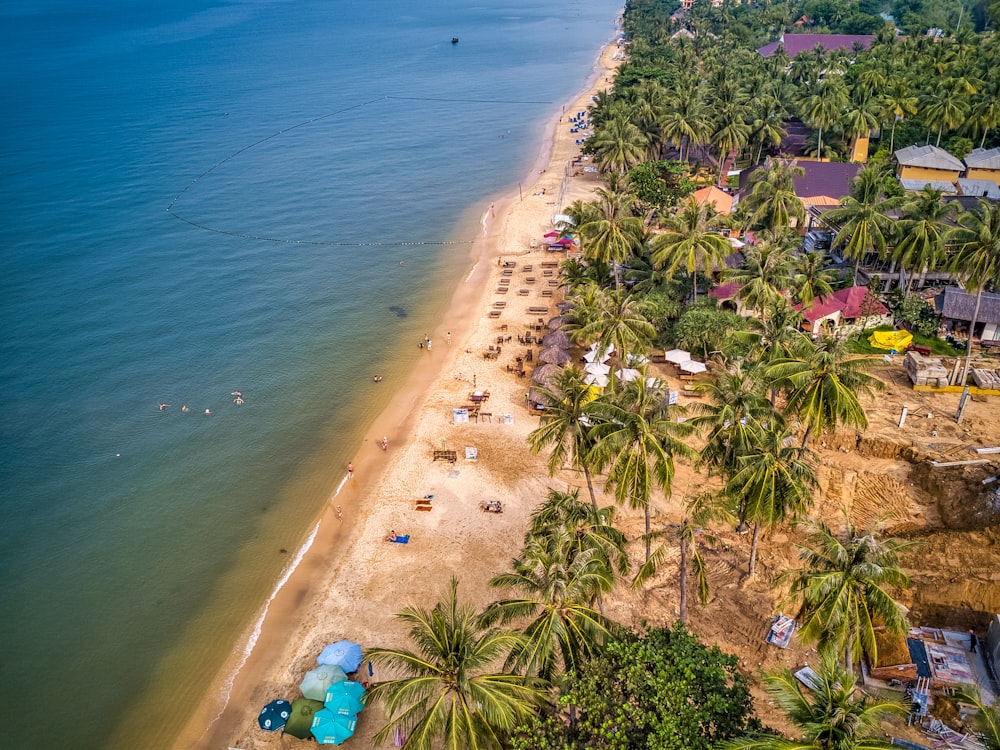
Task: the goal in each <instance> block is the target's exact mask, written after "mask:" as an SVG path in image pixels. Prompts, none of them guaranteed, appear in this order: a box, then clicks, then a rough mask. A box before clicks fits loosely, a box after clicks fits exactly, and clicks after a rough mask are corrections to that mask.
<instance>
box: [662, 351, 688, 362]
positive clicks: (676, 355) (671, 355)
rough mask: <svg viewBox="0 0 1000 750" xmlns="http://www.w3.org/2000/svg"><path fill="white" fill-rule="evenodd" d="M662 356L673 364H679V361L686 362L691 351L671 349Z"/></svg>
mask: <svg viewBox="0 0 1000 750" xmlns="http://www.w3.org/2000/svg"><path fill="white" fill-rule="evenodd" d="M663 358H664V359H665V360H667V362H673V363H674V364H675V365H679V364H680V363H681V362H688V361H690V359H691V352H686V351H684V350H683V349H671V350H670V351H669V352H666V353H665V354H664V355H663Z"/></svg>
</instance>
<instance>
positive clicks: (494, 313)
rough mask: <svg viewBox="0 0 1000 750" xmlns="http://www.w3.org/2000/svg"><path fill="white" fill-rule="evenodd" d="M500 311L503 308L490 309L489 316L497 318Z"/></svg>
mask: <svg viewBox="0 0 1000 750" xmlns="http://www.w3.org/2000/svg"><path fill="white" fill-rule="evenodd" d="M502 312H503V310H490V317H491V318H499V317H500V313H502Z"/></svg>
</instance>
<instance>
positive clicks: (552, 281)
mask: <svg viewBox="0 0 1000 750" xmlns="http://www.w3.org/2000/svg"><path fill="white" fill-rule="evenodd" d="M549 286H559V281H558V280H557V279H549Z"/></svg>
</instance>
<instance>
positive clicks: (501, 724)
mask: <svg viewBox="0 0 1000 750" xmlns="http://www.w3.org/2000/svg"><path fill="white" fill-rule="evenodd" d="M397 617H398V618H399V619H400V620H401V621H402V622H404V623H405V624H406V625H408V626H409V629H410V631H409V633H410V640H411V641H412V643H413V645H414V647H415V650H412V651H411V650H407V649H393V648H375V649H372V650H371V651H369V652H368V653H367V654H366V657H367V658H368V659H370V660H371V661H372V662H373V663H374V664H376V665H378V666H380V667H385V668H386V669H387V670H388V671H391V672H398V673H403V674H405V675H406V676H405V677H401V678H399V679H395V680H387V681H385V682H379V683H376V684H375V685H374V686H372V687H371V688H370V689H369V691H368V692H367V694H366V695H365V702H366V703H374V702H378V703H382V704H383V706H384V710H385V713H386V715H387V716H388V717H389V720H388V722H387V723H386V725H385V726H384V727H383V728H382V729H381V730H379V732H378V733H377V734H376V735H375V740H376V742H380V743H381V742H385V741H386V740H388V739H389V738H391V737H392V736H393V735H394V734H395V733H396V732H397V731H398V732H399V733H401V734H403V735H405V736H406V742H405V743H404V744H403V747H404V748H406V750H430V749H431V748H448V750H461V749H463V748H476V749H479V750H492V749H494V748H496V749H499V748H502V747H503V738H504V737H505V735H506V734H507V733H508V732H510V731H511V730H513V729H514V728H515V727H516V726H517V725H518V723H520V722H522V721H524V720H525V719H527V718H528V717H529V716H530V715H531V714H532V713H533V711H534V709H535V708H536V707H537V706H539V705H541V704H542V703H543V702H544V692H543V691H542V690H540V689H539V687H538V686H537V685H535V684H533V683H532V682H530V681H526V680H525V679H524V677H523V676H521V675H517V674H509V673H499V672H493V671H491V670H492V668H493V665H494V664H495V662H496V661H497V660H498V659H499V658H502V657H503V656H504V654H506V653H509V652H510V650H511V649H513V648H516V647H519V646H520V645H521V644H522V642H523V638H522V637H521V636H520V635H518V634H516V633H513V632H511V631H508V630H500V629H496V628H484V627H482V625H481V624H480V622H479V618H480V614H479V613H478V612H476V611H475V610H474V609H473V607H472V606H470V605H468V604H460V603H459V601H458V581H457V580H455V579H454V578H452V579H451V584H450V587H449V590H448V595H447V597H446V598H445V600H444V601H441V602H438V603H437V604H436V605H435V606H434V608H433V609H431V610H426V609H421V608H419V607H412V606H411V607H407V608H405V609H404V610H403V611H402V612H400V613H399V614H398V615H397Z"/></svg>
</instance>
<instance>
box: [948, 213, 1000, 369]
mask: <svg viewBox="0 0 1000 750" xmlns="http://www.w3.org/2000/svg"><path fill="white" fill-rule="evenodd" d="M947 240H948V242H949V243H951V244H954V245H956V246H957V248H958V250H957V252H956V253H955V255H954V257H953V258H952V262H951V270H952V273H956V274H958V275H959V277H961V278H962V279H964V286H965V290H966V291H967V292H969V293H970V294H971V293H973V292H975V294H976V306H975V308H974V309H973V311H972V320H971V321H970V323H969V341H968V344H967V345H966V348H965V366H964V368H963V369H962V379H961V381H960V382H962V383H964V382H965V381H966V378H968V377H969V367H970V366H971V365H972V334H973V333H974V332H975V328H976V322H977V321H978V318H979V306H980V303H981V302H982V299H983V292H984V291H986V288H987V287H988V286H990V285H991V284H992V285H996V284H1000V204H996V203H994V204H990V202H989V201H988V200H986V199H985V198H981V199H980V200H979V205H978V206H976V208H974V209H972V210H971V211H966V212H965V213H963V214H962V215H960V216H959V217H958V226H957V227H955V228H954V229H953V230H952V231H951V232H949V233H948V234H947Z"/></svg>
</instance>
